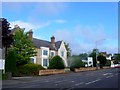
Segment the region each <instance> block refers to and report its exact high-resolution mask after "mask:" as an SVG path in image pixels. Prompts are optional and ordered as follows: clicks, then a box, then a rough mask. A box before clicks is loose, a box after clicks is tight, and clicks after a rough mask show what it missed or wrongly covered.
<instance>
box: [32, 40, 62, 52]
mask: <svg viewBox="0 0 120 90" xmlns="http://www.w3.org/2000/svg"><path fill="white" fill-rule="evenodd" d="M61 43H62V41H57V42H55V47H53V46H52V45H51V42H49V41H46V40H41V39H36V38H33V44H34V46H35V47H36V48H40V47H48V48H50V49H51V50H58V49H59V48H60V45H61Z"/></svg>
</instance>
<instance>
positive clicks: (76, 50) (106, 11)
mask: <svg viewBox="0 0 120 90" xmlns="http://www.w3.org/2000/svg"><path fill="white" fill-rule="evenodd" d="M2 17H4V18H6V19H7V20H8V22H10V26H11V28H13V27H14V25H16V24H17V25H19V26H20V27H21V28H25V31H26V32H27V31H29V30H30V29H32V30H33V37H34V38H38V39H43V40H47V41H50V37H51V36H55V41H59V40H63V41H65V42H67V43H69V47H70V48H71V50H72V54H80V53H90V52H91V51H92V50H93V49H94V48H97V49H99V51H102V52H107V53H117V52H118V3H117V2H3V3H2Z"/></svg>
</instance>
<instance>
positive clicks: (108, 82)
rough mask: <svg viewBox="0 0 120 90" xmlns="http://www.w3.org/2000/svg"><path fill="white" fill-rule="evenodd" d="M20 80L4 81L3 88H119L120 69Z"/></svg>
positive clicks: (67, 89)
mask: <svg viewBox="0 0 120 90" xmlns="http://www.w3.org/2000/svg"><path fill="white" fill-rule="evenodd" d="M118 77H119V78H118ZM20 80H21V82H19V83H14V84H12V83H13V82H12V81H11V84H6V83H5V81H3V87H2V88H3V89H5V88H6V89H7V88H12V89H13V88H29V89H30V88H39V89H40V88H48V89H50V88H52V89H64V90H72V89H74V88H119V87H120V69H102V70H96V71H85V72H77V73H67V74H58V75H50V76H39V77H31V78H27V79H18V81H20ZM22 80H23V81H22ZM6 82H7V81H6ZM9 83H10V82H9ZM114 90H115V89H114Z"/></svg>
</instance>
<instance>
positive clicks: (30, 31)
mask: <svg viewBox="0 0 120 90" xmlns="http://www.w3.org/2000/svg"><path fill="white" fill-rule="evenodd" d="M28 34H29V38H30V39H31V40H32V39H33V31H32V29H31V30H29V32H28Z"/></svg>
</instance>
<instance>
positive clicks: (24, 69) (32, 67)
mask: <svg viewBox="0 0 120 90" xmlns="http://www.w3.org/2000/svg"><path fill="white" fill-rule="evenodd" d="M43 69H44V68H43V67H42V66H41V65H37V64H32V63H29V64H25V65H23V66H20V67H19V73H21V74H24V75H37V74H38V72H39V70H43Z"/></svg>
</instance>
